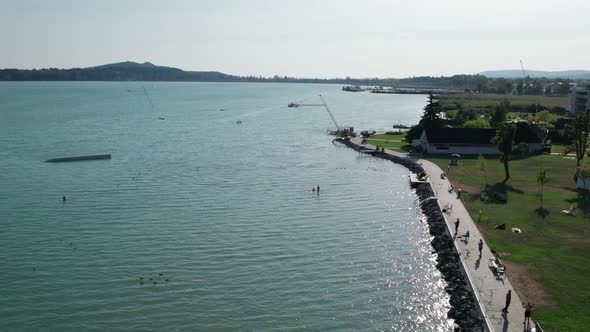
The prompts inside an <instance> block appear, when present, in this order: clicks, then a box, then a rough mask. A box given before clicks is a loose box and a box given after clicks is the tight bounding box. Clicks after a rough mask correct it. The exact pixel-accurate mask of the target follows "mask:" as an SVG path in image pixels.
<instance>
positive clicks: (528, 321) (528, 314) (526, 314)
mask: <svg viewBox="0 0 590 332" xmlns="http://www.w3.org/2000/svg"><path fill="white" fill-rule="evenodd" d="M532 310H533V304H532V303H530V302H529V303H527V305H526V307H524V325H525V328H528V327H529V325H530V324H531V311H532Z"/></svg>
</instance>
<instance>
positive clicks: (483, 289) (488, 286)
mask: <svg viewBox="0 0 590 332" xmlns="http://www.w3.org/2000/svg"><path fill="white" fill-rule="evenodd" d="M352 141H353V142H354V143H355V144H358V145H360V144H361V138H353V139H352ZM364 146H366V147H367V148H372V149H374V148H375V147H374V146H372V145H370V144H365V145H364ZM385 152H386V153H388V154H391V155H395V156H399V157H408V156H407V154H404V153H400V152H397V151H393V150H387V149H386V150H385ZM416 161H417V162H418V164H420V165H422V167H423V168H424V170H425V171H426V173H427V174H428V175H429V178H428V180H429V181H430V183H431V185H432V189H433V191H434V193H435V195H436V196H437V198H438V202H439V206H440V207H441V208H444V207H445V206H446V205H449V206H450V205H452V209H451V211H450V212H448V213H443V215H444V216H445V220H446V222H447V227H448V229H449V232H450V233H451V234H452V235H454V234H455V224H454V223H455V221H456V220H457V218H459V220H460V222H459V230H458V232H457V233H458V236H462V235H464V234H465V233H466V232H467V231H468V230H469V233H470V237H469V241H467V242H466V241H463V239H461V238H458V237H457V238H456V239H455V244H456V245H457V247H458V250H459V254H460V256H461V262H462V263H463V266H464V267H465V269H466V270H467V273H468V275H469V279H470V281H471V284H472V286H473V287H474V288H475V289H476V290H477V294H476V296H477V298H478V302H479V303H480V306H481V308H482V311H483V312H484V316H485V317H484V318H485V319H486V320H487V322H488V324H489V325H490V328H491V329H492V331H495V332H500V331H502V332H503V331H511V332H512V331H514V332H522V331H527V330H526V329H525V326H524V324H523V322H524V308H523V304H522V302H521V301H520V298H519V297H518V294H516V292H515V291H514V289H513V288H512V285H511V284H510V281H508V279H507V278H506V277H504V278H501V279H498V278H497V277H496V275H494V273H493V272H492V270H491V269H490V268H489V261H490V259H492V258H493V257H494V256H493V254H492V252H491V250H490V248H489V247H488V245H487V243H486V241H485V239H484V240H483V250H482V256H481V257H480V256H479V250H478V242H479V240H480V239H483V237H482V235H481V233H480V232H479V230H478V229H477V226H476V225H475V223H474V221H473V220H472V219H471V217H470V216H469V213H468V212H467V210H466V209H465V207H464V206H463V203H462V202H461V200H460V199H458V198H457V193H456V191H453V192H449V190H448V189H449V187H450V185H451V184H450V182H449V180H448V179H447V178H445V179H441V177H440V175H441V173H442V172H443V171H442V170H441V169H440V167H438V166H437V165H436V164H434V163H432V162H430V161H428V160H424V159H418V160H416ZM451 173H452V170H451ZM451 177H452V174H451ZM507 274H508V275H510V271H507ZM508 290H511V291H512V301H511V303H510V307H509V309H508V314H507V315H503V314H502V308H504V305H505V302H506V293H508ZM532 324H533V323H532V321H531V325H532Z"/></svg>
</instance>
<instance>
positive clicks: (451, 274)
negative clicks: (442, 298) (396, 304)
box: [338, 139, 484, 332]
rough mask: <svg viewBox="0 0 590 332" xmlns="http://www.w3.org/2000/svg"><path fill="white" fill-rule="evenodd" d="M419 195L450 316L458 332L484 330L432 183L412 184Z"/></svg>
mask: <svg viewBox="0 0 590 332" xmlns="http://www.w3.org/2000/svg"><path fill="white" fill-rule="evenodd" d="M338 141H339V142H340V143H342V144H344V145H346V146H348V147H350V148H352V149H354V150H357V151H361V152H367V153H369V154H371V155H373V156H375V157H379V158H383V159H387V160H391V161H393V162H395V163H397V164H401V165H403V166H405V167H407V168H408V169H409V170H410V171H411V172H412V173H416V174H418V173H421V172H423V171H424V169H423V168H422V166H420V165H419V164H418V163H416V162H415V161H414V160H412V159H409V158H405V157H400V156H395V155H392V154H388V153H384V152H377V151H375V150H371V149H367V148H366V147H365V146H362V145H357V144H355V143H354V142H352V141H350V140H344V139H338ZM413 188H414V189H415V190H416V194H417V195H418V197H419V199H420V207H421V209H422V212H423V213H424V215H426V218H427V223H428V225H429V229H430V234H431V235H432V237H433V239H432V241H431V242H430V244H431V245H432V248H434V252H435V253H436V254H437V264H436V267H437V269H438V270H439V271H440V272H441V273H442V275H443V278H444V279H445V281H446V283H447V286H446V287H445V290H446V292H447V293H448V294H449V295H450V297H451V299H450V301H449V302H450V304H451V309H450V310H449V312H448V314H447V315H448V317H449V318H451V319H453V320H454V321H455V328H454V330H455V331H475V332H478V331H484V319H483V316H482V314H481V313H480V311H479V310H478V305H477V302H476V299H475V296H474V295H473V293H472V290H471V287H470V286H469V283H468V281H467V280H466V277H465V275H464V274H463V267H462V265H461V260H460V258H459V254H458V253H457V251H456V250H455V245H454V242H453V238H452V237H451V235H450V233H449V231H448V229H447V224H446V222H445V219H444V216H443V214H442V211H441V210H440V207H439V205H438V202H437V200H436V199H432V197H434V196H435V195H434V192H433V191H432V187H431V186H430V183H427V182H426V183H416V184H414V185H413Z"/></svg>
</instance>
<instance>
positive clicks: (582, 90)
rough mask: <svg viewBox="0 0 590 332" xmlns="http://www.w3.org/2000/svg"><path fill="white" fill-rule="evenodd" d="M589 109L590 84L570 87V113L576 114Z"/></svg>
mask: <svg viewBox="0 0 590 332" xmlns="http://www.w3.org/2000/svg"><path fill="white" fill-rule="evenodd" d="M588 109H590V84H585V85H582V86H577V87H574V88H572V91H571V93H570V114H572V115H576V114H579V113H582V112H586V110H588Z"/></svg>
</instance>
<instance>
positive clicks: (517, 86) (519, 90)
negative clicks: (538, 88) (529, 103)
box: [516, 80, 524, 96]
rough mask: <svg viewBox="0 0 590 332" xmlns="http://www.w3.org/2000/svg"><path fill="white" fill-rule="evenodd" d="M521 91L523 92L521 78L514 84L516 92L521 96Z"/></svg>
mask: <svg viewBox="0 0 590 332" xmlns="http://www.w3.org/2000/svg"><path fill="white" fill-rule="evenodd" d="M523 92H524V83H523V82H522V80H519V81H518V84H517V85H516V93H517V94H518V95H519V96H522V93H523Z"/></svg>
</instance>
